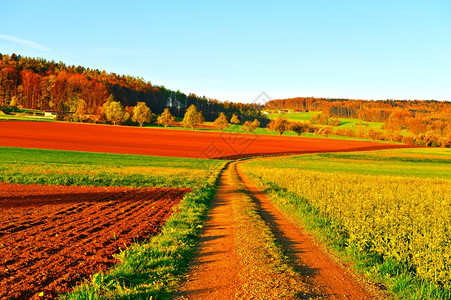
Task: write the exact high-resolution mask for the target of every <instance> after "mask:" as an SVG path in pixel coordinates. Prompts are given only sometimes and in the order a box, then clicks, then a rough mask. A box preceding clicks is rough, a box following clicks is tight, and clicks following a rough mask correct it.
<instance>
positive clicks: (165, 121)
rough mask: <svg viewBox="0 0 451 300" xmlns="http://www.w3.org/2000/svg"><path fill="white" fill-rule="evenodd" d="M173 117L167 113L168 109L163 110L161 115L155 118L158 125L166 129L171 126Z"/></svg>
mask: <svg viewBox="0 0 451 300" xmlns="http://www.w3.org/2000/svg"><path fill="white" fill-rule="evenodd" d="M174 119H175V117H174V116H173V115H172V114H171V112H170V111H169V108H165V109H164V111H163V113H162V114H161V115H160V116H159V117H158V118H157V123H158V125H164V127H165V128H166V127H168V126H170V125H172V123H173V122H174Z"/></svg>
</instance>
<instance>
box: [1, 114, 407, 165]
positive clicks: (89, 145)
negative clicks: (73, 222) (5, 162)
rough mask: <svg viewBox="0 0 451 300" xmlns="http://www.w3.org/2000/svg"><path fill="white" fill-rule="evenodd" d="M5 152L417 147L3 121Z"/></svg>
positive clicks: (245, 153) (237, 152)
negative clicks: (7, 150) (27, 150)
mask: <svg viewBox="0 0 451 300" xmlns="http://www.w3.org/2000/svg"><path fill="white" fill-rule="evenodd" d="M0 146H6V147H23V148H37V149H54V150H73V151H90V152H104V153H124V154H141V155H156V156H171V157H191V158H217V159H238V158H242V157H250V156H259V155H269V154H278V155H281V154H294V153H298V154H302V153H313V152H331V151H342V152H344V151H362V150H377V149H391V148H411V147H412V146H406V145H400V144H385V143H373V142H364V141H350V140H333V139H330V140H329V139H319V138H304V137H288V136H268V135H256V134H241V133H235V132H206V131H192V130H171V129H160V128H139V127H130V126H111V125H99V124H80V123H57V122H27V121H0Z"/></svg>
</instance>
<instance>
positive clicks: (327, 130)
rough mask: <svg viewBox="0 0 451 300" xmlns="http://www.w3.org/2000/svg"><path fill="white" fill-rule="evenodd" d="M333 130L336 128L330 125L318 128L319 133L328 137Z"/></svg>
mask: <svg viewBox="0 0 451 300" xmlns="http://www.w3.org/2000/svg"><path fill="white" fill-rule="evenodd" d="M333 132H334V130H333V129H332V127H330V126H323V127H321V128H320V129H319V130H318V134H319V135H322V136H325V137H328V136H329V134H332V133H333Z"/></svg>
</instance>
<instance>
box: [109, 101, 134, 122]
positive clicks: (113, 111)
mask: <svg viewBox="0 0 451 300" xmlns="http://www.w3.org/2000/svg"><path fill="white" fill-rule="evenodd" d="M103 110H104V113H105V117H106V119H107V120H108V121H109V122H111V123H113V125H116V124H121V123H122V122H126V121H127V120H128V119H129V118H130V114H129V113H128V112H125V111H124V108H123V107H122V105H121V103H120V102H118V101H111V100H110V101H107V102H106V103H105V104H104V105H103Z"/></svg>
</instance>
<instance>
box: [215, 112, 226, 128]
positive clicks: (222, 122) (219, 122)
mask: <svg viewBox="0 0 451 300" xmlns="http://www.w3.org/2000/svg"><path fill="white" fill-rule="evenodd" d="M213 125H214V126H215V128H216V129H219V130H221V131H223V130H224V129H225V128H228V127H229V126H230V124H229V122H228V121H227V117H226V115H225V114H224V113H223V112H222V113H220V114H219V117H218V118H217V119H216V120H215V121H214V122H213Z"/></svg>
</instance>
